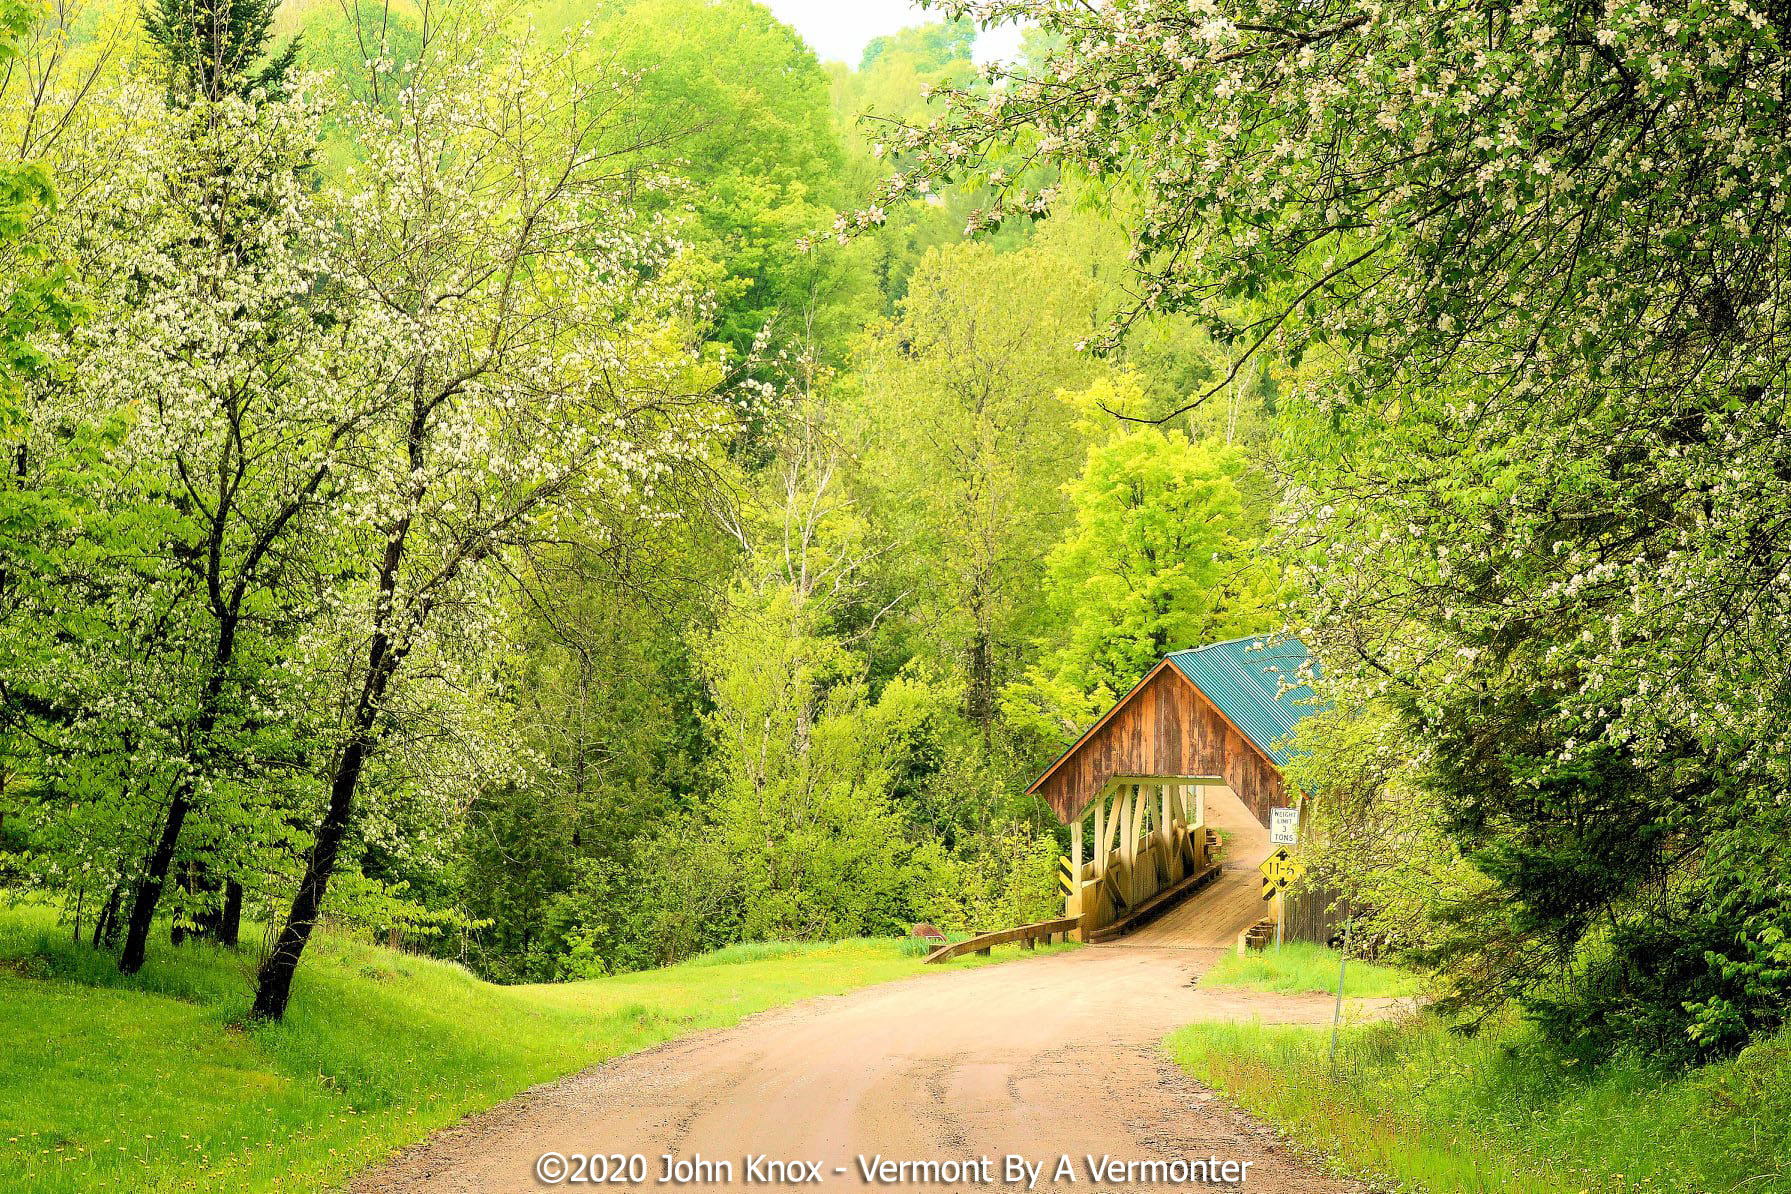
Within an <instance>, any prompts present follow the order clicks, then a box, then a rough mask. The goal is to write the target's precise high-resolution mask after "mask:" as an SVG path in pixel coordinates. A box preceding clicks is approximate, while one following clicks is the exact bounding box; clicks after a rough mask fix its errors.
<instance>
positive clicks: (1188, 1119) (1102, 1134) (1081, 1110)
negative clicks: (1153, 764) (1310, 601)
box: [352, 946, 1361, 1194]
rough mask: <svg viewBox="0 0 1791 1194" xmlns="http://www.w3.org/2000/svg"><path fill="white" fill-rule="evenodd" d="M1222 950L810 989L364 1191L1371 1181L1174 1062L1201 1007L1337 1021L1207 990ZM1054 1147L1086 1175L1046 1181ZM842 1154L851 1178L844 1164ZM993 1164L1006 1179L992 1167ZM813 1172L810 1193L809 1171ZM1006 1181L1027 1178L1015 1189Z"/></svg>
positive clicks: (425, 1157)
mask: <svg viewBox="0 0 1791 1194" xmlns="http://www.w3.org/2000/svg"><path fill="white" fill-rule="evenodd" d="M1217 956H1218V951H1216V950H1196V949H1188V948H1174V949H1172V948H1149V947H1140V946H1116V947H1106V946H1091V947H1088V948H1084V949H1081V950H1076V951H1072V952H1068V953H1060V954H1053V955H1048V956H1042V957H1038V958H1032V959H1027V960H1025V961H1017V962H1009V963H1006V964H1003V965H997V966H989V967H984V968H980V969H974V970H960V971H945V972H941V973H936V974H932V973H930V974H924V975H921V976H918V977H915V978H911V979H905V980H902V981H900V982H895V983H888V984H885V985H882V986H877V987H870V988H867V989H865V990H862V991H857V992H854V993H852V994H849V995H842V996H833V997H827V998H821V999H811V1000H807V1001H805V1002H803V1003H800V1004H796V1005H793V1006H791V1007H788V1008H784V1009H780V1010H777V1011H772V1012H766V1013H763V1014H761V1015H758V1016H754V1017H752V1018H750V1019H748V1020H746V1021H743V1022H742V1023H740V1024H738V1025H735V1026H734V1027H732V1028H728V1029H722V1030H718V1031H713V1032H705V1033H699V1034H696V1035H694V1036H690V1037H686V1038H683V1039H681V1040H678V1041H674V1042H671V1043H668V1044H666V1045H662V1046H660V1047H658V1048H655V1049H650V1050H647V1051H645V1052H642V1053H635V1054H631V1055H629V1056H626V1057H620V1058H617V1059H616V1060H614V1061H611V1062H607V1063H605V1064H603V1065H600V1066H596V1067H593V1068H592V1069H590V1070H587V1071H585V1072H584V1073H581V1074H578V1075H575V1076H573V1077H570V1078H567V1079H564V1080H562V1081H560V1082H557V1083H554V1084H552V1085H550V1086H545V1087H541V1088H538V1089H536V1090H533V1091H530V1092H528V1093H526V1094H524V1095H522V1096H521V1097H519V1098H517V1099H514V1100H512V1101H511V1102H509V1103H506V1104H504V1105H503V1106H501V1107H498V1108H496V1109H494V1110H493V1111H490V1112H488V1113H486V1114H484V1115H481V1116H476V1117H474V1118H472V1119H469V1120H467V1121H465V1122H464V1123H462V1124H460V1125H458V1126H457V1127H455V1128H452V1129H449V1130H447V1131H444V1132H441V1133H438V1134H437V1135H436V1136H434V1137H433V1138H431V1139H430V1140H428V1141H426V1142H424V1143H423V1144H420V1145H418V1146H416V1147H414V1148H411V1149H409V1150H407V1151H405V1152H404V1153H402V1154H400V1155H399V1156H398V1157H397V1158H395V1159H394V1160H393V1161H392V1162H391V1163H390V1164H388V1165H386V1166H383V1167H381V1168H378V1169H375V1170H372V1171H370V1172H368V1173H366V1174H364V1175H363V1176H362V1177H361V1178H360V1179H359V1180H358V1181H357V1182H356V1183H355V1184H354V1186H353V1187H352V1188H353V1189H355V1190H357V1191H361V1192H362V1194H395V1192H397V1191H405V1192H407V1194H412V1192H416V1191H427V1192H447V1191H478V1192H479V1194H501V1192H505V1191H524V1190H528V1191H539V1190H541V1189H543V1188H545V1187H544V1186H543V1185H542V1184H541V1183H540V1182H538V1181H537V1179H536V1177H535V1175H534V1166H535V1162H536V1158H537V1157H539V1156H540V1155H541V1154H542V1153H544V1152H548V1151H554V1152H559V1153H562V1154H575V1153H581V1154H593V1153H606V1154H607V1153H622V1154H631V1153H640V1154H643V1155H644V1156H645V1158H646V1160H647V1167H648V1173H647V1180H646V1181H645V1182H641V1183H637V1184H628V1183H622V1184H620V1185H611V1186H610V1187H609V1188H610V1189H646V1188H657V1189H660V1190H669V1189H675V1188H679V1187H676V1186H671V1185H665V1186H655V1181H656V1179H657V1178H658V1177H659V1175H660V1170H661V1162H660V1157H661V1156H662V1155H663V1154H667V1153H672V1154H675V1155H677V1156H679V1157H683V1158H690V1157H692V1156H694V1155H696V1154H701V1156H702V1157H704V1158H706V1159H709V1160H712V1161H713V1160H726V1161H729V1162H731V1163H732V1165H733V1170H734V1172H733V1176H734V1178H735V1181H734V1182H732V1183H728V1182H716V1183H711V1184H705V1185H701V1186H695V1185H693V1186H686V1187H682V1188H684V1189H693V1190H694V1189H703V1190H716V1189H747V1188H752V1189H758V1190H765V1189H768V1188H769V1189H792V1188H799V1187H794V1186H784V1185H777V1184H772V1185H770V1186H767V1185H764V1184H755V1185H752V1186H750V1187H749V1186H748V1185H747V1184H746V1181H745V1178H746V1176H747V1171H746V1169H745V1158H746V1157H748V1156H749V1155H758V1154H764V1155H767V1156H769V1157H771V1158H777V1159H789V1160H803V1161H809V1162H814V1163H818V1165H819V1168H820V1174H821V1178H822V1183H821V1184H822V1185H823V1186H831V1187H832V1188H834V1189H836V1190H861V1189H898V1190H933V1191H954V1190H968V1189H975V1188H978V1187H977V1183H973V1182H964V1181H950V1182H943V1183H937V1184H922V1183H904V1182H897V1183H892V1184H883V1185H876V1186H869V1185H867V1184H866V1183H865V1182H864V1181H863V1180H862V1179H861V1177H860V1176H859V1172H858V1169H857V1164H858V1158H859V1157H860V1156H861V1155H863V1156H865V1157H867V1158H868V1157H871V1156H876V1155H880V1156H882V1157H883V1158H887V1159H894V1160H897V1161H946V1160H951V1159H956V1158H973V1157H979V1156H983V1155H987V1156H990V1157H993V1158H996V1159H997V1165H999V1163H1000V1162H999V1158H1001V1157H1003V1156H1005V1155H1007V1154H1017V1155H1021V1156H1025V1157H1027V1158H1028V1159H1030V1160H1031V1161H1032V1162H1034V1163H1038V1162H1044V1163H1045V1164H1044V1168H1043V1170H1042V1171H1041V1173H1040V1176H1039V1179H1038V1181H1037V1184H1036V1185H1035V1186H1033V1187H1032V1188H1033V1189H1039V1190H1046V1189H1074V1190H1078V1191H1093V1190H1102V1189H1115V1188H1117V1189H1126V1190H1147V1189H1172V1188H1174V1189H1190V1188H1191V1189H1215V1188H1217V1189H1223V1188H1226V1186H1225V1185H1217V1186H1215V1185H1213V1184H1208V1183H1201V1182H1189V1183H1183V1184H1175V1185H1172V1184H1168V1183H1158V1184H1153V1183H1150V1182H1130V1181H1128V1182H1118V1183H1107V1182H1098V1181H1091V1180H1090V1177H1089V1175H1088V1173H1087V1172H1086V1170H1085V1168H1084V1166H1085V1164H1086V1163H1085V1161H1084V1154H1092V1155H1093V1156H1094V1157H1097V1158H1098V1157H1100V1156H1102V1155H1107V1156H1110V1157H1113V1158H1115V1159H1116V1160H1121V1161H1152V1160H1159V1161H1173V1160H1176V1159H1182V1160H1194V1159H1199V1160H1206V1159H1209V1158H1213V1157H1217V1158H1218V1159H1219V1160H1220V1161H1225V1160H1231V1161H1236V1162H1239V1163H1242V1162H1244V1161H1248V1162H1250V1167H1249V1169H1248V1170H1246V1171H1244V1173H1245V1180H1244V1182H1243V1183H1242V1186H1241V1188H1242V1189H1244V1190H1250V1191H1262V1192H1264V1194H1296V1192H1297V1194H1307V1192H1312V1194H1317V1192H1342V1191H1350V1192H1356V1191H1359V1190H1360V1189H1361V1187H1359V1186H1357V1185H1355V1184H1352V1183H1349V1182H1345V1181H1340V1180H1338V1179H1336V1178H1333V1177H1330V1176H1327V1175H1325V1174H1324V1173H1322V1172H1321V1171H1319V1170H1317V1169H1315V1168H1313V1167H1312V1166H1310V1165H1308V1164H1306V1163H1304V1162H1302V1160H1301V1159H1300V1158H1299V1157H1297V1156H1296V1155H1294V1154H1293V1153H1292V1152H1291V1151H1289V1150H1288V1149H1286V1148H1285V1147H1284V1146H1283V1145H1281V1144H1280V1143H1279V1142H1278V1141H1277V1139H1276V1137H1275V1136H1274V1134H1273V1133H1272V1132H1270V1131H1269V1130H1268V1129H1266V1128H1264V1127H1262V1126H1261V1125H1259V1124H1257V1123H1255V1122H1253V1121H1251V1120H1250V1119H1248V1118H1247V1117H1245V1116H1243V1115H1241V1114H1239V1113H1237V1112H1236V1111H1234V1110H1232V1109H1230V1108H1229V1107H1227V1106H1226V1105H1225V1104H1224V1103H1223V1102H1222V1101H1221V1100H1219V1099H1218V1098H1217V1097H1215V1096H1214V1095H1212V1094H1211V1093H1209V1092H1208V1091H1206V1090H1205V1089H1204V1088H1202V1087H1201V1086H1200V1085H1199V1084H1197V1083H1195V1082H1193V1081H1191V1080H1189V1079H1188V1078H1187V1077H1185V1076H1184V1075H1183V1074H1182V1073H1181V1072H1180V1071H1179V1070H1177V1069H1176V1068H1175V1067H1174V1066H1172V1065H1171V1064H1170V1063H1169V1061H1168V1060H1167V1058H1166V1057H1165V1056H1164V1054H1163V1051H1162V1049H1161V1047H1160V1042H1161V1041H1162V1039H1163V1037H1164V1035H1165V1034H1166V1033H1168V1032H1169V1031H1170V1030H1171V1029H1173V1028H1176V1027H1177V1026H1179V1025H1182V1024H1185V1023H1188V1022H1190V1021H1192V1020H1196V1019H1213V1018H1251V1017H1259V1018H1262V1019H1264V1020H1271V1021H1283V1022H1312V1023H1323V1022H1327V1021H1328V1018H1329V1015H1330V1004H1329V1001H1328V1000H1326V999H1324V998H1322V997H1317V996H1312V997H1283V996H1270V995H1253V994H1250V993H1247V992H1238V991H1223V992H1221V991H1204V990H1199V989H1197V988H1196V987H1195V985H1194V984H1195V982H1196V980H1197V979H1198V977H1199V975H1200V974H1201V973H1202V972H1203V971H1204V970H1205V969H1206V968H1207V967H1208V966H1209V965H1211V963H1212V960H1213V959H1214V958H1215V957H1217ZM1060 1155H1067V1156H1069V1157H1070V1158H1071V1159H1072V1162H1073V1164H1074V1165H1075V1167H1076V1177H1077V1178H1078V1180H1077V1182H1076V1183H1075V1184H1074V1185H1072V1184H1070V1183H1068V1182H1061V1183H1056V1182H1053V1181H1052V1180H1051V1178H1052V1170H1053V1166H1054V1165H1055V1164H1056V1162H1057V1158H1058V1157H1059V1156H1060ZM841 1167H843V1168H844V1169H845V1170H846V1172H843V1173H841V1172H837V1169H839V1168H841ZM996 1176H997V1178H998V1179H999V1177H1000V1174H999V1172H997V1174H996ZM806 1188H813V1187H812V1186H809V1187H806ZM989 1188H993V1189H1025V1188H1027V1187H1026V1186H1025V1184H1024V1183H1021V1184H1020V1185H1018V1186H1003V1185H1001V1183H1000V1182H999V1180H998V1181H997V1182H995V1183H991V1185H990V1186H989Z"/></svg>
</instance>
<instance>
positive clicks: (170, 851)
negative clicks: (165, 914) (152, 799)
mask: <svg viewBox="0 0 1791 1194" xmlns="http://www.w3.org/2000/svg"><path fill="white" fill-rule="evenodd" d="M191 808H192V806H191V805H190V804H189V803H188V802H187V796H186V788H185V785H184V784H183V785H182V787H181V789H180V790H179V791H177V792H176V793H175V794H174V799H173V801H171V802H170V803H169V805H168V816H167V818H166V819H164V820H163V821H162V836H161V837H160V838H159V839H158V840H157V841H156V845H155V853H153V854H151V855H150V856H149V866H148V867H147V868H145V869H144V871H143V877H142V878H141V879H139V880H137V893H136V896H135V897H134V898H133V899H132V900H131V921H130V926H129V928H128V929H127V930H126V932H125V935H124V952H123V953H122V954H120V955H119V956H118V970H119V973H121V974H135V973H137V971H139V970H141V969H143V958H144V955H145V953H146V952H147V950H148V948H149V926H150V924H151V923H152V922H153V921H154V920H155V908H156V905H157V904H158V903H160V902H161V898H162V881H163V880H164V879H166V878H167V877H168V867H169V865H170V864H171V863H172V862H173V861H174V847H175V846H176V845H177V844H179V842H180V827H181V826H182V825H184V824H185V823H186V819H187V813H188V811H189V810H190V809H191Z"/></svg>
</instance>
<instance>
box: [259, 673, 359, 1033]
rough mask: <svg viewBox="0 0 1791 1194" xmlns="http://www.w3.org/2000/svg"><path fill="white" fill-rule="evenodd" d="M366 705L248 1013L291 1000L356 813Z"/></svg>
mask: <svg viewBox="0 0 1791 1194" xmlns="http://www.w3.org/2000/svg"><path fill="white" fill-rule="evenodd" d="M381 687H383V685H382V686H381ZM363 708H364V709H365V711H366V716H367V722H368V724H367V725H366V726H365V727H357V728H356V729H357V732H356V734H355V736H354V738H353V739H352V740H351V741H350V742H349V744H348V746H347V747H346V748H345V749H344V750H343V751H342V757H341V759H339V760H338V761H337V763H336V773H335V775H333V776H332V777H331V778H330V806H329V809H328V811H326V812H325V813H324V817H323V823H322V824H320V825H319V826H318V827H317V843H316V845H315V846H313V847H312V850H311V857H310V860H309V861H307V862H306V864H305V875H304V878H302V879H300V880H299V886H298V893H297V894H296V895H294V896H293V897H292V910H291V911H290V912H288V913H287V914H286V924H285V926H284V927H283V928H281V930H280V938H279V940H278V941H276V942H275V943H274V949H273V952H272V953H270V954H268V956H267V961H265V962H263V963H262V964H261V973H260V974H259V975H258V976H257V977H256V981H255V1006H254V1008H253V1009H252V1010H251V1011H250V1013H249V1014H250V1016H251V1017H253V1018H254V1019H257V1020H278V1019H280V1018H281V1017H282V1016H284V1015H285V1014H286V1004H287V1001H288V1000H290V999H291V998H292V976H293V973H294V972H295V971H297V970H298V964H299V958H300V956H301V955H303V954H304V952H305V945H306V943H307V942H309V941H310V940H311V930H312V929H313V928H315V927H316V925H317V916H318V913H319V912H321V911H322V910H323V897H324V893H325V892H326V891H328V890H329V886H330V876H331V875H333V874H334V873H335V870H336V855H337V853H338V852H339V851H340V850H341V848H342V838H343V836H344V835H345V834H346V833H347V831H348V821H349V817H350V816H351V815H352V814H353V812H354V791H355V788H356V786H357V785H359V783H360V781H361V769H362V767H363V766H364V765H365V763H366V761H367V749H368V746H369V745H370V740H371V731H372V725H371V721H372V710H371V709H370V708H367V707H366V706H363Z"/></svg>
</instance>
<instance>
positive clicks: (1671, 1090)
mask: <svg viewBox="0 0 1791 1194" xmlns="http://www.w3.org/2000/svg"><path fill="white" fill-rule="evenodd" d="M1328 1043H1329V1033H1328V1031H1327V1030H1322V1029H1311V1028H1294V1027H1275V1026H1265V1025H1259V1024H1195V1025H1190V1026H1189V1027H1187V1028H1184V1029H1182V1030H1181V1031H1179V1032H1177V1033H1176V1034H1175V1035H1173V1036H1172V1037H1170V1039H1169V1042H1168V1044H1169V1049H1170V1051H1171V1053H1172V1054H1173V1055H1174V1056H1175V1058H1176V1060H1177V1061H1178V1062H1180V1063H1181V1064H1182V1066H1184V1067H1185V1068H1186V1069H1187V1070H1188V1071H1189V1072H1190V1073H1192V1074H1193V1075H1195V1076H1196V1077H1197V1078H1199V1079H1200V1080H1202V1081H1203V1082H1205V1083H1207V1084H1208V1085H1210V1086H1212V1087H1214V1088H1216V1089H1218V1090H1221V1091H1223V1092H1225V1093H1226V1094H1227V1095H1229V1096H1230V1097H1231V1098H1233V1099H1234V1100H1236V1101H1237V1102H1238V1103H1239V1104H1240V1105H1242V1106H1243V1107H1244V1108H1245V1109H1247V1110H1249V1111H1251V1112H1253V1113H1255V1114H1256V1115H1258V1116H1260V1117H1262V1118H1264V1119H1266V1120H1269V1121H1270V1122H1272V1123H1275V1124H1277V1125H1279V1126H1281V1127H1283V1128H1285V1129H1286V1130H1287V1131H1288V1132H1289V1133H1290V1134H1291V1135H1293V1136H1294V1137H1295V1138H1296V1139H1298V1140H1300V1141H1302V1142H1303V1143H1305V1144H1307V1145H1309V1146H1311V1147H1313V1148H1315V1149H1318V1150H1319V1151H1321V1152H1325V1153H1328V1154H1330V1155H1332V1156H1333V1157H1334V1158H1336V1161H1337V1163H1338V1164H1339V1166H1340V1167H1341V1168H1344V1169H1346V1170H1349V1171H1353V1172H1358V1173H1372V1174H1377V1175H1380V1176H1382V1177H1385V1178H1390V1179H1393V1180H1395V1181H1397V1182H1398V1183H1401V1188H1404V1189H1409V1190H1421V1191H1429V1192H1430V1194H1453V1192H1456V1191H1462V1192H1470V1194H1480V1192H1491V1191H1498V1192H1500V1194H1562V1192H1566V1194H1574V1192H1575V1191H1586V1192H1588V1194H1640V1192H1649V1194H1664V1192H1668V1191H1671V1192H1674V1194H1727V1192H1733V1194H1785V1192H1787V1191H1791V1032H1785V1033H1781V1034H1780V1035H1779V1036H1777V1037H1775V1038H1772V1039H1770V1040H1766V1041H1763V1042H1761V1043H1759V1044H1756V1045H1754V1046H1753V1047H1752V1048H1750V1049H1749V1050H1747V1051H1746V1052H1744V1053H1743V1054H1742V1055H1741V1056H1740V1057H1738V1058H1736V1059H1735V1060H1733V1061H1729V1062H1723V1063H1720V1064H1717V1065H1713V1066H1708V1067H1705V1068H1704V1069H1701V1070H1697V1071H1692V1072H1688V1073H1665V1072H1662V1071H1660V1070H1657V1069H1654V1068H1651V1067H1649V1066H1647V1065H1644V1064H1641V1063H1639V1062H1635V1061H1630V1060H1618V1061H1613V1062H1611V1063H1608V1064H1606V1065H1604V1066H1602V1067H1600V1068H1598V1069H1597V1070H1595V1071H1593V1072H1591V1073H1586V1072H1582V1070H1581V1068H1580V1067H1577V1066H1574V1065H1572V1064H1571V1063H1569V1062H1567V1061H1565V1060H1563V1059H1562V1058H1561V1057H1559V1056H1558V1055H1556V1054H1555V1053H1554V1052H1553V1051H1551V1050H1549V1049H1548V1048H1547V1047H1545V1046H1544V1045H1543V1044H1542V1043H1541V1042H1540V1041H1538V1040H1537V1038H1536V1037H1535V1035H1534V1033H1533V1031H1532V1030H1531V1029H1530V1028H1529V1027H1528V1026H1526V1025H1523V1024H1520V1023H1518V1022H1516V1021H1515V1020H1512V1021H1507V1022H1505V1023H1502V1024H1498V1025H1495V1026H1493V1027H1491V1028H1489V1029H1487V1030H1486V1031H1483V1032H1482V1033H1480V1034H1479V1035H1478V1036H1475V1037H1472V1038H1469V1037H1463V1036H1461V1035H1458V1034H1456V1033H1453V1032H1450V1031H1449V1030H1448V1029H1447V1028H1445V1027H1444V1026H1443V1025H1441V1024H1440V1023H1438V1022H1437V1021H1435V1020H1434V1019H1431V1018H1428V1017H1427V1018H1423V1019H1420V1020H1417V1021H1416V1022H1409V1023H1402V1024H1374V1025H1366V1026H1360V1027H1353V1028H1348V1029H1346V1030H1345V1031H1344V1034H1343V1040H1342V1044H1341V1046H1340V1052H1339V1065H1338V1067H1337V1070H1336V1071H1335V1072H1333V1071H1332V1070H1331V1068H1330V1066H1329V1065H1328V1064H1327V1062H1326V1047H1327V1045H1328Z"/></svg>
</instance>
